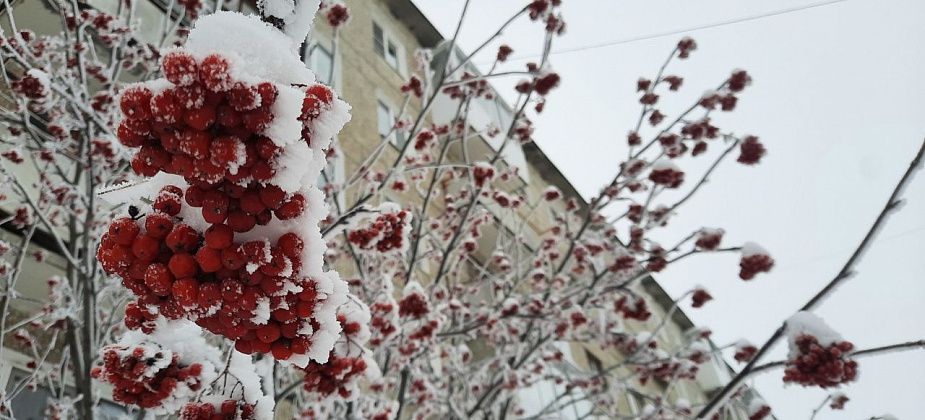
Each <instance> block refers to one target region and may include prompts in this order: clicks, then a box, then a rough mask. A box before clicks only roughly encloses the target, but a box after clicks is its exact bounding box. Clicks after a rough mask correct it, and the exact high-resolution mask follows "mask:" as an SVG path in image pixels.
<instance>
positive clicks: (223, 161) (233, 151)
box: [210, 136, 245, 167]
mask: <svg viewBox="0 0 925 420" xmlns="http://www.w3.org/2000/svg"><path fill="white" fill-rule="evenodd" d="M210 149H211V152H212V154H211V156H210V159H211V160H212V163H214V164H215V165H218V166H222V167H227V166H228V164H230V163H234V164H236V166H237V164H240V163H243V160H244V157H245V151H244V143H243V142H242V141H241V140H240V139H238V138H237V137H231V136H224V137H219V138H216V139H215V140H212V146H211V147H210Z"/></svg>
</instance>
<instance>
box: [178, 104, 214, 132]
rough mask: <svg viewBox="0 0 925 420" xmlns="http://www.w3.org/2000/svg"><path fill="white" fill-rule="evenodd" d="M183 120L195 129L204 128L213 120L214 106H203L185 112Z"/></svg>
mask: <svg viewBox="0 0 925 420" xmlns="http://www.w3.org/2000/svg"><path fill="white" fill-rule="evenodd" d="M184 121H185V122H186V125H188V126H190V127H192V128H194V129H196V130H205V129H207V128H209V127H210V126H211V125H212V123H214V122H215V108H212V107H210V106H204V107H202V108H199V109H192V110H189V111H187V112H186V116H185V119H184Z"/></svg>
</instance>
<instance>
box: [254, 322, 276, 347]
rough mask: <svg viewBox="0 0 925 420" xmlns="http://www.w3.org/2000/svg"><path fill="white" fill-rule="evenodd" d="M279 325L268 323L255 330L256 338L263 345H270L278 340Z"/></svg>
mask: <svg viewBox="0 0 925 420" xmlns="http://www.w3.org/2000/svg"><path fill="white" fill-rule="evenodd" d="M279 336H280V333H279V325H277V324H276V323H274V322H272V321H271V322H270V323H268V324H267V325H263V326H261V327H260V328H258V329H257V338H258V339H260V341H261V342H264V343H272V342H274V341H276V340H278V339H279Z"/></svg>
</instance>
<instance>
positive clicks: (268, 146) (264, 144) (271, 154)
mask: <svg viewBox="0 0 925 420" xmlns="http://www.w3.org/2000/svg"><path fill="white" fill-rule="evenodd" d="M256 149H257V155H258V156H260V158H261V159H263V160H266V161H270V160H273V159H274V158H275V157H276V153H277V152H279V146H277V145H276V144H275V143H273V140H270V139H268V138H266V137H260V138H259V139H257V146H256Z"/></svg>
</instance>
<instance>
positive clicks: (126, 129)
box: [116, 120, 148, 147]
mask: <svg viewBox="0 0 925 420" xmlns="http://www.w3.org/2000/svg"><path fill="white" fill-rule="evenodd" d="M129 121H130V120H122V123H120V124H119V128H118V129H116V137H118V138H119V142H120V143H122V145H124V146H125V147H141V146H142V145H144V144H145V141H147V140H148V134H147V133H138V132H136V131H135V130H133V129H132V127H131V125H132V124H131V123H130V122H129Z"/></svg>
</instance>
